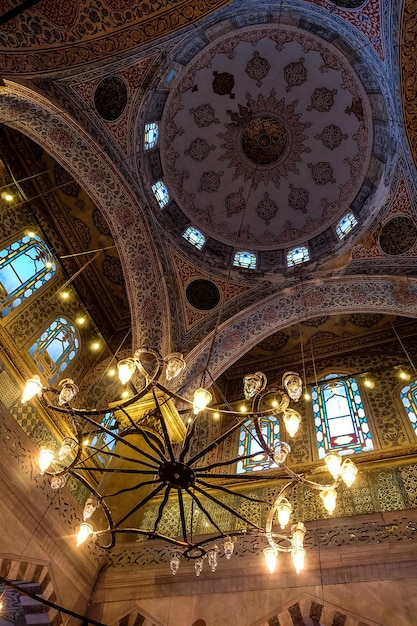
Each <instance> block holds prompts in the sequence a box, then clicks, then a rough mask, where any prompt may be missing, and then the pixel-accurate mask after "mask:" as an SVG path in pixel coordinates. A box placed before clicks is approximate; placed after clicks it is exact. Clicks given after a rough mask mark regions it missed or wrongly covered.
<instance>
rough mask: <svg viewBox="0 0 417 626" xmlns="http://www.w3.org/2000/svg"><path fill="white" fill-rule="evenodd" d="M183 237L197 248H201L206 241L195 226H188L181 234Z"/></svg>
mask: <svg viewBox="0 0 417 626" xmlns="http://www.w3.org/2000/svg"><path fill="white" fill-rule="evenodd" d="M182 236H183V237H184V239H186V240H187V241H189V242H190V243H191V244H192V245H193V246H195V247H196V248H197V250H201V249H202V247H203V246H204V244H205V243H206V238H205V236H204V235H203V233H201V232H200V231H199V230H197V228H194V227H193V226H189V227H188V228H187V229H186V230H185V231H184V232H183V234H182Z"/></svg>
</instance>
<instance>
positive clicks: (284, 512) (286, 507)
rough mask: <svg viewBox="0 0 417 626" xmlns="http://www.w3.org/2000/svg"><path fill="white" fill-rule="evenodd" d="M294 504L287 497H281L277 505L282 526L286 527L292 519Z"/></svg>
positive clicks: (279, 521)
mask: <svg viewBox="0 0 417 626" xmlns="http://www.w3.org/2000/svg"><path fill="white" fill-rule="evenodd" d="M291 511H292V506H291V503H290V502H289V501H288V500H287V498H281V499H280V501H279V502H278V505H277V516H278V523H279V525H280V526H281V528H285V527H286V525H287V524H288V522H289V521H290V516H291Z"/></svg>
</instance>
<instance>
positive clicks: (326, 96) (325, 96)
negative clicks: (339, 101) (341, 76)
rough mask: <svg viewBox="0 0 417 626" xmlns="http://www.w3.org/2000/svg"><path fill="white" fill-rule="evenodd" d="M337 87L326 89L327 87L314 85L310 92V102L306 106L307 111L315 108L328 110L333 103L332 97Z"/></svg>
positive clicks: (322, 110) (323, 110)
mask: <svg viewBox="0 0 417 626" xmlns="http://www.w3.org/2000/svg"><path fill="white" fill-rule="evenodd" d="M336 94H337V89H328V88H327V87H316V88H315V89H314V91H313V93H312V94H311V103H310V104H309V106H308V107H307V111H311V110H312V109H315V110H316V111H321V112H322V113H324V112H327V111H330V109H331V108H332V106H333V105H334V97H335V95H336Z"/></svg>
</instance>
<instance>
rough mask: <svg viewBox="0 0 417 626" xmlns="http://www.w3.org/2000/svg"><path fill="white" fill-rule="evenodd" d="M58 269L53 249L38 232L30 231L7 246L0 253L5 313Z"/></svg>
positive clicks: (0, 282)
mask: <svg viewBox="0 0 417 626" xmlns="http://www.w3.org/2000/svg"><path fill="white" fill-rule="evenodd" d="M55 271H56V265H55V263H54V262H53V258H52V254H51V251H50V250H49V248H48V247H47V245H46V244H45V243H44V242H43V241H42V239H41V238H40V237H38V236H37V235H35V236H33V237H29V236H27V235H26V236H24V237H22V238H21V239H19V240H18V241H15V242H14V243H12V244H11V245H10V246H8V247H7V248H5V249H3V250H2V251H1V253H0V296H1V304H2V307H1V309H2V311H1V315H2V317H5V316H6V315H7V314H8V313H10V312H11V311H13V310H14V309H15V308H16V307H18V306H19V304H21V303H22V302H24V301H25V300H26V299H27V298H29V297H30V296H31V295H32V294H33V293H35V292H36V291H37V289H39V288H40V287H42V285H44V284H45V283H46V282H47V281H48V280H49V279H50V278H52V277H53V276H54V274H55Z"/></svg>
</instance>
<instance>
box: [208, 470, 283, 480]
mask: <svg viewBox="0 0 417 626" xmlns="http://www.w3.org/2000/svg"><path fill="white" fill-rule="evenodd" d="M195 475H196V478H206V479H210V480H212V479H219V478H232V479H233V480H247V481H255V482H256V481H260V480H269V482H271V476H258V475H256V476H249V475H248V474H210V475H209V476H207V474H205V473H202V472H197V471H196V472H195Z"/></svg>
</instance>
